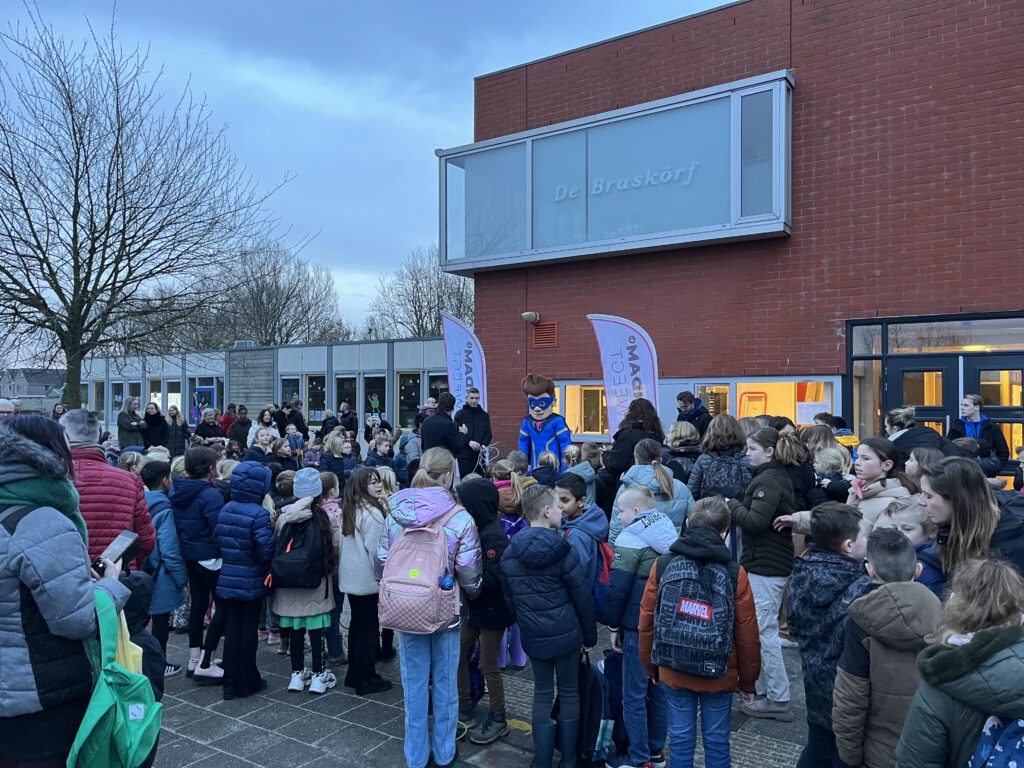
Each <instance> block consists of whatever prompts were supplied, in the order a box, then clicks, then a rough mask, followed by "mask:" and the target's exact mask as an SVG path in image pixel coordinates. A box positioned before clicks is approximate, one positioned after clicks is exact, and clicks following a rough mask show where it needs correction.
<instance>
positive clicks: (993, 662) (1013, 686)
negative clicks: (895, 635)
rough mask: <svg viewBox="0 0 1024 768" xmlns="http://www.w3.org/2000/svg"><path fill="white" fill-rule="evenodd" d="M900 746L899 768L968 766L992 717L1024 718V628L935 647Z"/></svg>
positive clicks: (924, 664) (924, 659)
mask: <svg viewBox="0 0 1024 768" xmlns="http://www.w3.org/2000/svg"><path fill="white" fill-rule="evenodd" d="M917 668H918V670H919V671H920V673H921V685H920V687H919V688H918V689H917V693H916V694H915V695H914V700H913V702H912V703H911V705H910V711H909V712H908V713H907V719H906V721H905V722H904V724H903V733H902V735H901V736H900V742H899V744H898V745H897V746H896V765H897V766H899V767H900V768H938V767H939V766H949V768H954V767H956V768H959V767H960V766H964V765H967V762H968V761H969V760H970V758H971V753H972V752H973V751H974V747H975V745H976V744H977V743H978V736H979V735H980V734H981V727H982V725H984V723H985V721H986V720H987V719H988V718H989V717H990V716H991V715H996V716H998V717H1001V718H1003V719H1012V718H1021V717H1024V627H1019V626H1017V627H1003V628H999V629H983V630H981V631H980V632H977V633H975V635H974V637H973V638H972V639H971V641H970V642H969V643H968V644H967V645H963V646H959V647H958V646H951V645H946V644H939V645H930V646H928V647H927V648H925V649H924V650H923V651H921V654H920V655H919V656H918V657H917Z"/></svg>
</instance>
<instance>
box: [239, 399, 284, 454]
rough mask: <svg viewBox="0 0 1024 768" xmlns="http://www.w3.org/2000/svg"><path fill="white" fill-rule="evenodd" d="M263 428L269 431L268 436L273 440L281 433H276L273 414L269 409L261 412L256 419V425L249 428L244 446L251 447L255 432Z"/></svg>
mask: <svg viewBox="0 0 1024 768" xmlns="http://www.w3.org/2000/svg"><path fill="white" fill-rule="evenodd" d="M264 428H265V429H268V430H270V436H271V437H272V438H273V439H274V440H276V439H277V438H279V437H281V433H280V432H278V431H277V427H276V426H275V425H274V412H273V411H271V410H270V409H269V408H264V409H263V410H261V411H260V413H259V415H258V416H257V417H256V423H255V424H253V425H252V426H251V427H249V434H248V435H246V437H245V444H246V445H252V441H253V440H255V439H256V430H257V429H264Z"/></svg>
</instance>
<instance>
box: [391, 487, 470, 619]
mask: <svg viewBox="0 0 1024 768" xmlns="http://www.w3.org/2000/svg"><path fill="white" fill-rule="evenodd" d="M388 506H389V508H390V512H389V514H388V519H387V522H386V524H385V526H384V533H383V534H382V535H381V537H380V541H379V542H378V543H377V555H376V558H375V565H376V575H377V579H378V580H379V579H380V577H381V575H382V574H383V573H384V564H385V563H386V562H387V559H388V550H390V549H391V545H392V544H394V543H395V539H397V538H398V536H399V535H400V534H401V533H402V531H404V530H405V529H406V528H414V527H415V528H422V527H423V526H425V525H429V524H430V523H432V522H433V521H434V520H437V519H438V518H440V517H444V516H445V515H446V514H448V512H450V511H451V509H452V507H458V512H456V513H455V515H453V516H452V517H451V519H449V520H448V522H447V523H446V524H445V526H444V532H445V536H446V537H447V539H448V568H449V570H450V571H451V573H452V574H453V575H454V576H455V578H456V579H457V580H458V582H459V586H460V587H462V590H463V591H464V592H465V593H466V597H468V598H474V597H476V596H477V594H478V593H479V592H480V584H481V576H482V574H483V566H482V565H481V563H480V535H479V534H478V533H477V530H476V525H475V524H474V522H473V516H472V515H470V514H469V512H467V511H466V510H465V509H464V508H463V507H461V506H460V505H459V503H458V502H457V501H456V500H455V498H454V497H453V496H452V494H451V492H450V491H449V490H448V489H447V488H440V487H432V488H406V489H405V490H403V491H399V492H398V493H396V494H395V495H394V496H392V497H391V499H390V500H389V501H388ZM453 628H454V627H453Z"/></svg>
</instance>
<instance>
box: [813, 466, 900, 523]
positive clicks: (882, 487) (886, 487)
mask: <svg viewBox="0 0 1024 768" xmlns="http://www.w3.org/2000/svg"><path fill="white" fill-rule="evenodd" d="M908 496H910V491H908V490H907V489H906V488H905V487H904V486H903V485H902V484H901V483H900V481H899V480H895V479H889V480H886V481H884V482H882V481H880V480H878V481H875V482H873V483H869V484H868V485H866V486H864V485H863V484H862V483H861V481H860V480H854V481H853V482H852V483H851V484H850V490H849V492H848V493H847V497H846V503H847V504H849V505H850V506H851V507H853V508H854V509H856V510H859V511H860V513H861V519H860V523H861V528H862V529H864V532H865V533H870V532H871V529H872V528H874V526H875V522H876V521H877V520H878V518H880V517H881V516H882V512H884V511H885V509H886V507H888V506H889V505H890V504H892V502H893V501H895V500H896V499H905V498H907V497H908ZM810 532H811V510H810V509H801V510H798V511H797V512H796V513H795V514H794V515H793V533H805V534H809V533H810Z"/></svg>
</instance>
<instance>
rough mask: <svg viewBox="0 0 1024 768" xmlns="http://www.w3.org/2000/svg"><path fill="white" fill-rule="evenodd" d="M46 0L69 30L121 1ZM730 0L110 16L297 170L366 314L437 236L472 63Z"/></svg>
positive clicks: (352, 312)
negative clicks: (408, 258) (442, 159)
mask: <svg viewBox="0 0 1024 768" xmlns="http://www.w3.org/2000/svg"><path fill="white" fill-rule="evenodd" d="M36 2H37V3H38V7H39V9H40V11H41V12H42V14H43V16H44V18H45V19H46V20H47V21H49V22H50V23H52V24H53V26H54V27H55V28H56V29H57V30H58V31H60V32H62V33H64V34H65V35H67V36H73V37H80V36H82V35H84V34H86V33H87V30H88V26H87V19H88V21H91V22H92V23H93V25H94V26H96V27H98V28H100V29H101V30H102V29H103V28H105V27H107V26H108V25H109V23H110V19H111V13H112V8H113V3H112V2H111V0H36ZM722 4H723V3H721V2H712V1H711V0H675V2H669V1H668V0H645V2H643V3H623V2H621V0H592V1H591V2H583V1H582V0H563V1H562V2H551V0H544V1H542V0H520V2H517V3H501V4H498V3H495V4H489V3H480V2H474V3H469V2H465V1H464V0H449V2H438V3H423V2H413V1H412V0H400V1H399V2H394V3H382V4H380V5H373V4H363V3H358V4H356V3H351V2H340V1H339V2H331V1H329V0H306V1H305V2H303V1H301V0H299V1H298V2H269V0H249V1H248V2H240V0H201V1H200V0H175V1H174V2H149V1H148V0H120V2H118V4H117V14H116V16H117V28H118V35H119V37H120V39H121V41H122V43H123V44H124V45H125V46H126V47H129V46H134V45H136V44H139V45H142V46H144V47H145V46H148V47H149V50H150V63H151V64H152V66H153V70H154V74H155V73H156V72H157V71H158V70H159V68H160V67H161V66H162V67H163V72H164V73H163V79H162V83H163V88H162V90H163V91H164V92H165V93H166V94H167V95H168V100H170V99H172V98H174V97H175V96H176V95H178V94H179V93H180V92H181V90H182V89H183V88H184V87H185V85H186V83H189V82H190V83H191V88H192V90H193V91H194V92H195V93H196V94H199V95H203V96H205V97H206V99H207V100H208V102H209V104H210V106H211V108H212V113H213V118H214V121H215V123H216V124H218V125H219V124H226V125H228V128H229V129H228V140H229V142H230V144H231V147H232V149H233V151H234V152H235V153H236V154H237V155H238V157H239V158H240V159H241V160H242V161H243V162H244V163H245V164H246V165H247V166H248V168H249V170H250V171H251V172H252V174H253V175H254V176H255V177H256V178H257V179H259V180H260V181H261V182H262V183H263V184H264V185H266V186H272V185H274V184H276V183H278V182H280V180H281V179H283V178H284V177H285V176H286V175H287V176H291V177H293V179H292V181H290V182H289V183H288V184H287V185H285V187H284V188H282V189H281V190H279V191H278V192H277V193H276V194H275V195H274V197H273V198H272V199H271V206H272V208H273V210H274V212H275V213H276V214H277V216H278V217H279V218H280V220H281V222H282V226H283V227H285V228H288V229H289V230H290V235H289V237H290V239H291V240H292V241H297V240H299V239H301V238H302V237H304V236H307V235H312V234H316V238H315V240H314V241H313V242H312V243H311V244H310V245H309V246H308V247H307V249H306V252H305V253H306V255H308V256H311V257H313V258H314V259H316V260H318V261H321V262H323V263H325V264H328V265H329V266H330V267H331V268H332V269H334V270H335V273H336V275H337V278H338V282H339V285H340V287H341V288H342V292H343V295H344V296H345V304H344V310H345V314H346V316H347V317H348V318H349V320H351V321H353V322H356V323H359V322H361V321H362V319H363V317H364V316H365V311H366V305H367V303H368V301H369V300H370V298H371V297H372V296H373V293H374V288H375V286H376V283H377V278H378V276H379V275H380V274H383V273H386V272H388V271H390V269H391V268H392V267H393V266H394V265H395V264H396V263H397V261H398V260H399V259H400V258H401V257H402V255H403V254H405V253H406V252H408V251H409V249H411V248H414V247H426V246H428V245H430V244H431V243H433V242H435V241H436V240H437V203H438V201H437V161H436V159H435V157H434V149H436V148H438V147H451V146H456V145H460V144H465V143H468V142H470V141H472V135H473V130H472V120H473V77H474V76H477V75H481V74H486V73H488V72H492V71H495V70H498V69H503V68H505V67H509V66H513V65H516V64H521V63H524V62H527V61H530V60H532V59H536V58H540V57H543V56H548V55H551V54H554V53H558V52H561V51H564V50H568V49H571V48H575V47H578V46H581V45H586V44H588V43H593V42H597V41H599V40H603V39H606V38H609V37H614V36H616V35H620V34H623V33H626V32H630V31H635V30H637V29H642V28H644V27H647V26H650V25H653V24H659V23H662V22H665V21H669V20H672V19H676V18H679V17H681V16H686V15H689V14H691V13H695V12H698V11H702V10H706V9H707V8H710V7H714V6H717V5H722ZM11 5H13V3H11ZM8 11H9V13H10V12H11V11H13V9H12V8H8ZM19 16H21V17H24V11H23V10H22V11H21V12H20V13H17V12H15V13H10V15H9V16H8V18H9V19H10V20H12V21H15V22H16V21H17V19H18V17H19Z"/></svg>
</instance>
